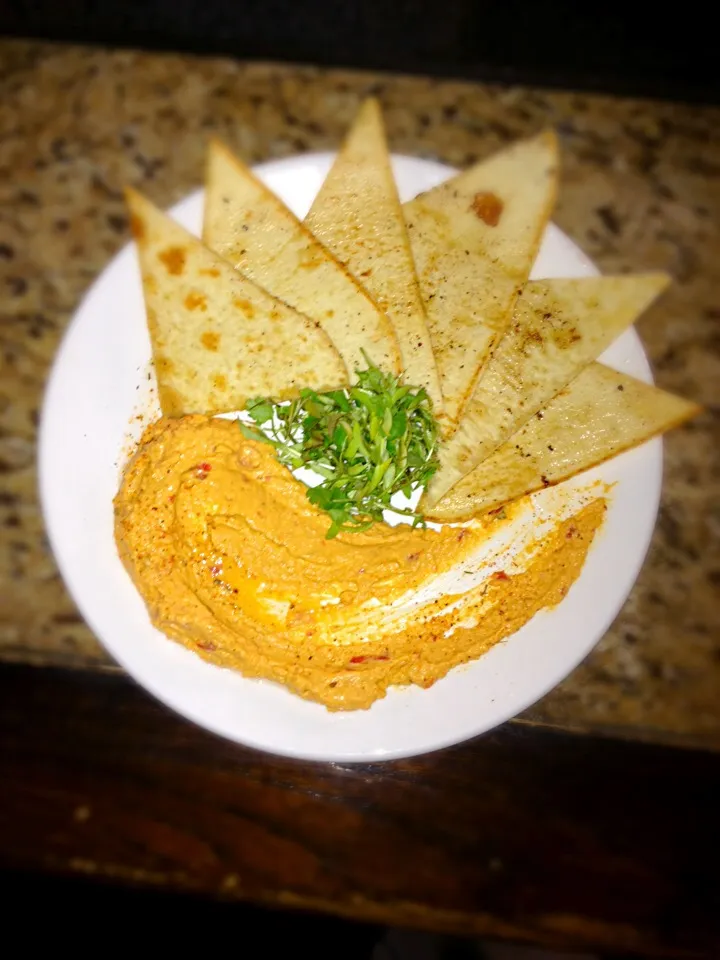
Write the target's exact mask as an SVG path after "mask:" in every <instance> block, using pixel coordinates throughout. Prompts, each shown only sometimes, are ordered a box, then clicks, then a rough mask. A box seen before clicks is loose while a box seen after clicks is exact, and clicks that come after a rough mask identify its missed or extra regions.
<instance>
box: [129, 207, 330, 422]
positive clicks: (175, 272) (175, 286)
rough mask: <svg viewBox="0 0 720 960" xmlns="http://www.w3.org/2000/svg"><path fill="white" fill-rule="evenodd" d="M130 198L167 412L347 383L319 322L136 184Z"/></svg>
mask: <svg viewBox="0 0 720 960" xmlns="http://www.w3.org/2000/svg"><path fill="white" fill-rule="evenodd" d="M127 202H128V206H129V208H130V213H131V218H132V226H133V233H134V234H135V242H136V245H137V250H138V254H139V258H140V268H141V272H142V280H143V292H144V296H145V305H146V309H147V321H148V328H149V331H150V339H151V342H152V351H153V359H154V362H155V371H156V374H157V381H158V394H159V397H160V405H161V407H162V411H163V413H164V414H166V415H168V416H181V415H183V414H186V413H206V414H210V413H221V412H225V411H231V410H239V409H242V407H244V406H245V403H246V402H247V400H248V399H250V398H251V397H256V396H268V397H273V398H275V399H285V398H289V397H291V396H295V395H297V393H298V392H299V390H300V389H301V388H302V387H312V388H314V389H315V390H326V389H330V388H333V387H337V386H339V385H342V384H345V383H347V370H346V369H345V365H344V363H343V362H342V360H341V358H340V355H339V354H338V352H337V350H336V349H335V347H334V346H333V344H332V343H331V341H330V338H329V337H328V336H327V334H326V333H325V332H324V331H323V330H321V329H320V328H319V327H318V325H317V324H316V323H314V322H313V321H312V320H310V319H308V317H305V316H303V315H302V314H300V313H298V312H297V311H295V310H293V309H292V308H290V307H288V306H287V304H285V303H283V302H282V301H280V300H277V299H276V298H275V297H272V296H271V295H270V294H269V293H267V292H266V291H265V290H263V289H262V288H261V287H259V286H257V284H255V283H253V282H252V280H248V279H247V277H244V276H243V275H242V274H240V273H238V272H237V271H236V270H234V269H233V268H232V267H231V266H230V264H229V263H227V262H226V261H225V260H223V259H222V258H221V257H219V256H218V255H217V254H215V253H213V251H212V250H209V249H208V248H207V247H206V246H204V244H202V243H201V242H200V241H199V240H198V239H197V238H196V237H193V236H192V235H191V234H189V233H188V232H187V231H186V230H184V229H183V228H182V227H181V226H180V225H179V224H177V223H176V222H175V221H174V220H172V219H171V218H170V217H168V216H166V215H165V214H164V213H162V212H161V211H160V210H158V209H157V208H156V207H155V206H153V204H152V203H150V201H149V200H147V199H146V198H145V197H143V196H141V194H139V193H137V192H136V191H135V190H128V191H127ZM280 357H281V358H282V361H281V362H279V360H278V358H280Z"/></svg>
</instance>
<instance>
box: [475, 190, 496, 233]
mask: <svg viewBox="0 0 720 960" xmlns="http://www.w3.org/2000/svg"><path fill="white" fill-rule="evenodd" d="M472 210H473V213H475V214H476V216H478V217H479V218H480V219H481V220H482V222H483V223H486V224H487V225H488V226H489V227H496V226H497V225H498V223H499V222H500V215H501V214H502V212H503V202H502V200H500V198H499V197H496V196H495V194H494V193H476V194H475V199H474V200H473V202H472Z"/></svg>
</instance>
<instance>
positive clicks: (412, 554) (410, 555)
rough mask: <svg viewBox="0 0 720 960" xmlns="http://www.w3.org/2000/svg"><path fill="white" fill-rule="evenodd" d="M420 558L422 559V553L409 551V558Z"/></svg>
mask: <svg viewBox="0 0 720 960" xmlns="http://www.w3.org/2000/svg"><path fill="white" fill-rule="evenodd" d="M419 559H420V554H419V553H409V554H408V560H419Z"/></svg>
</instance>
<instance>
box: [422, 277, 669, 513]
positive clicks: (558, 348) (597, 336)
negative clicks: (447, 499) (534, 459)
mask: <svg viewBox="0 0 720 960" xmlns="http://www.w3.org/2000/svg"><path fill="white" fill-rule="evenodd" d="M668 283H669V278H668V277H667V276H665V275H664V274H646V275H641V276H621V277H583V278H581V279H574V280H540V281H531V282H530V283H528V284H526V285H525V287H524V288H523V292H522V294H521V295H520V297H519V298H518V300H517V302H516V304H515V310H514V313H513V319H512V322H511V324H510V327H509V329H508V331H507V333H506V334H505V336H504V337H503V338H502V340H501V341H500V343H499V344H498V346H497V347H496V348H495V350H494V351H493V354H492V356H491V357H490V359H489V360H488V362H487V364H486V366H485V369H484V370H483V372H482V373H481V375H480V379H479V380H478V383H477V386H476V387H475V390H474V392H473V394H472V397H471V398H470V400H469V402H468V404H467V406H466V408H465V412H464V414H463V416H462V419H461V421H460V424H459V426H458V428H457V430H456V432H455V433H454V434H453V436H452V437H450V438H449V439H448V440H447V441H445V442H444V443H443V444H441V447H440V450H439V459H440V466H439V468H438V471H437V473H436V474H435V475H434V476H433V478H432V480H431V481H430V485H429V487H428V489H427V491H426V493H425V495H424V500H423V505H422V507H421V509H427V508H429V507H431V506H432V505H433V504H435V503H437V502H438V500H439V499H440V498H441V497H442V496H443V495H444V494H446V493H447V491H448V490H450V489H451V487H452V486H453V485H454V484H456V483H457V482H458V481H459V480H461V479H462V477H463V476H465V474H467V473H469V472H470V471H471V470H472V469H473V468H474V467H476V466H477V465H478V464H479V463H482V461H483V460H484V459H485V458H486V457H488V456H490V454H491V453H492V452H493V450H495V449H496V448H497V447H499V446H500V444H501V443H502V442H503V441H504V440H507V438H508V437H510V436H512V434H513V433H515V432H516V431H517V430H519V429H520V427H521V426H522V425H523V424H524V423H525V422H526V421H527V420H529V419H530V417H532V416H533V414H535V413H536V412H537V411H538V410H540V408H541V407H543V406H544V405H545V404H546V403H548V402H549V401H550V400H551V399H552V398H553V397H554V396H555V394H556V393H559V392H560V390H562V389H563V388H564V387H566V386H567V384H568V383H570V381H571V380H572V379H573V378H574V377H576V376H577V375H578V374H579V373H580V371H581V370H582V369H583V367H586V366H587V365H588V364H589V363H591V362H592V361H593V360H595V359H597V357H599V356H600V354H601V353H602V352H603V350H605V348H606V347H608V346H609V345H610V344H611V343H612V341H613V340H614V339H615V338H616V337H617V336H619V334H621V333H622V332H623V330H625V328H626V327H629V326H630V324H631V323H633V322H634V321H635V320H636V319H637V317H638V316H639V315H640V314H641V313H642V312H643V310H645V309H646V308H647V307H648V306H649V304H650V303H651V302H652V301H653V300H654V299H655V297H657V296H658V295H659V294H660V293H661V292H662V291H663V290H664V289H665V288H666V287H667V285H668Z"/></svg>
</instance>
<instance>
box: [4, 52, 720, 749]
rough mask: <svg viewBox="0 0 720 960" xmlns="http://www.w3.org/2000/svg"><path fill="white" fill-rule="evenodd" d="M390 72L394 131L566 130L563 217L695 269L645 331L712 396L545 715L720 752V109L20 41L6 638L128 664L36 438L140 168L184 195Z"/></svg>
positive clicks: (320, 143) (693, 385) (424, 152)
mask: <svg viewBox="0 0 720 960" xmlns="http://www.w3.org/2000/svg"><path fill="white" fill-rule="evenodd" d="M370 91H372V92H374V93H375V94H377V95H378V96H379V97H380V99H381V101H382V103H383V105H384V107H385V111H386V119H387V124H388V128H389V135H390V139H391V144H392V148H393V149H394V150H396V151H399V152H403V153H409V154H416V155H419V156H425V157H436V158H439V159H442V160H444V161H446V162H449V163H451V164H455V165H458V166H462V165H466V164H468V163H470V162H471V161H473V160H475V159H477V158H478V157H481V156H483V155H485V154H488V153H490V152H491V151H492V150H494V149H496V148H497V147H499V146H502V145H503V144H505V143H507V142H508V141H510V140H512V139H513V138H516V137H519V136H523V135H527V134H529V133H532V132H534V131H536V130H539V129H540V128H542V127H544V126H545V125H548V124H552V125H554V126H555V127H556V129H557V130H558V132H559V134H560V136H561V141H562V148H563V161H564V170H563V180H562V188H561V193H560V201H559V206H558V209H557V212H556V215H555V219H556V221H557V222H558V223H559V225H560V226H561V227H562V228H563V229H564V230H566V231H567V232H568V233H569V234H570V235H571V236H572V237H573V238H574V239H575V240H576V241H578V242H579V243H580V245H581V246H582V247H584V249H585V250H586V251H587V252H588V253H589V254H590V255H591V256H592V257H593V258H594V259H595V260H596V261H597V262H598V264H599V265H600V266H601V267H602V269H603V270H605V271H635V270H646V269H661V270H667V271H669V272H670V273H671V274H672V275H673V277H674V278H675V284H674V286H673V288H672V290H671V291H670V293H669V294H667V295H666V296H665V297H664V298H663V300H662V302H661V303H660V304H658V305H657V306H655V307H654V308H653V309H652V310H651V311H650V312H649V313H648V314H647V315H646V316H645V317H644V318H643V319H642V321H641V324H640V332H641V335H642V337H643V340H644V342H645V344H646V346H647V349H648V351H649V354H650V357H651V359H652V362H653V365H654V368H655V372H656V376H657V380H658V382H659V383H660V385H661V386H664V387H667V388H669V389H671V390H675V391H678V392H680V393H683V394H685V395H687V396H688V397H692V398H694V399H696V400H698V401H700V402H701V403H702V404H704V405H706V407H708V410H709V412H708V413H706V414H705V415H703V416H702V417H701V418H700V419H698V420H697V421H695V422H694V423H692V424H690V425H689V426H687V427H685V428H683V429H681V430H678V431H676V432H675V433H673V434H672V435H670V437H669V438H668V440H667V443H666V478H665V488H664V494H663V503H662V510H661V514H660V519H659V523H658V526H657V529H656V532H655V537H654V540H653V544H652V547H651V550H650V554H649V556H648V559H647V562H646V564H645V567H644V569H643V571H642V573H641V575H640V578H639V580H638V582H637V584H636V586H635V588H634V590H633V593H632V596H631V597H630V599H629V601H628V603H627V604H626V606H625V609H624V610H623V611H622V613H621V615H620V616H619V618H618V619H617V621H616V622H615V624H614V625H613V626H612V628H611V629H610V631H609V632H608V634H607V635H606V637H605V638H604V639H603V640H602V642H601V643H600V645H599V646H598V647H597V649H596V650H595V651H594V652H593V653H592V655H591V656H590V657H588V659H587V660H586V661H585V663H584V664H583V665H582V666H581V667H579V668H578V669H577V670H576V671H575V672H574V673H573V674H572V675H571V676H570V677H569V678H568V679H567V680H566V681H565V682H564V683H562V684H561V685H560V686H559V687H558V688H557V689H556V690H554V691H553V692H552V693H551V694H549V695H548V696H547V697H545V699H544V700H543V701H541V702H540V703H539V704H537V705H536V706H535V707H534V708H532V710H530V711H529V712H528V714H527V715H526V716H527V719H529V720H531V721H542V722H550V723H556V724H560V725H563V726H572V727H579V728H597V727H603V728H606V729H608V730H617V731H619V732H621V733H623V734H629V735H631V736H637V737H650V738H654V739H663V740H676V739H678V738H680V739H681V740H688V739H692V740H702V741H703V742H705V743H707V744H708V745H711V746H713V747H720V616H719V614H718V608H719V600H720V499H719V496H718V495H719V494H720V452H719V451H720V433H719V431H718V419H717V414H718V385H719V384H720V270H719V269H718V265H719V264H720V232H719V224H720V136H719V135H718V133H719V131H720V110H718V109H713V108H708V107H687V106H684V105H679V104H672V103H662V102H655V103H653V102H644V101H643V102H640V101H633V100H617V99H614V98H606V97H599V96H585V95H583V96H577V95H573V94H570V93H568V94H565V93H558V92H552V93H547V92H543V91H540V90H528V89H516V88H510V89H508V88H501V87H491V86H485V85H479V84H474V83H473V84H469V83H459V82H439V81H436V80H426V79H420V78H406V77H388V76H380V75H371V74H360V73H350V72H342V71H324V70H316V69H313V68H296V67H292V66H273V65H257V64H256V65H246V64H238V63H233V62H230V61H227V60H220V59H211V60H198V59H194V58H191V57H186V56H182V57H180V56H161V55H156V54H153V55H147V54H138V53H132V52H107V51H100V50H92V49H78V48H73V47H52V46H49V45H43V44H37V43H24V42H15V41H13V42H8V41H5V42H0V289H1V290H2V301H1V303H2V316H1V326H0V336H1V338H2V361H1V363H2V368H1V369H2V376H1V377H0V600H1V602H0V657H4V658H5V659H20V660H28V661H35V662H41V663H43V662H53V663H66V664H83V665H98V666H102V665H109V660H108V658H107V656H106V655H105V654H104V652H103V651H102V649H101V648H100V647H99V645H98V644H97V642H96V641H95V639H94V638H93V636H92V635H91V633H90V631H89V630H88V629H87V628H86V627H85V626H84V625H83V624H82V623H81V622H80V620H79V618H78V616H77V614H76V611H75V608H74V607H73V604H72V602H71V601H70V599H69V598H68V596H67V594H66V592H65V590H64V588H63V586H62V583H61V581H60V579H59V577H58V573H57V570H56V567H55V564H54V562H53V559H52V557H51V555H50V553H49V551H48V548H47V544H46V542H45V539H44V535H43V524H42V519H41V516H40V512H39V507H38V502H37V496H36V474H35V441H36V434H37V426H38V409H39V407H40V403H41V397H42V391H43V386H44V383H45V380H46V377H47V374H48V370H49V367H50V363H51V361H52V358H53V354H54V352H55V350H56V348H57V345H58V342H59V339H60V337H61V336H62V333H63V330H64V329H65V327H66V325H67V323H68V321H69V320H70V318H71V316H72V313H73V311H74V309H75V307H76V306H77V304H78V301H79V299H80V297H81V296H82V294H83V292H84V291H85V289H86V288H87V286H88V285H89V284H90V283H91V281H92V280H93V279H94V278H95V277H96V276H97V275H98V273H99V272H100V271H101V270H102V269H103V267H104V266H105V265H106V264H107V262H108V260H109V258H110V257H111V256H112V255H113V253H115V251H116V250H118V249H119V247H121V246H122V245H123V244H124V243H125V242H126V241H127V235H128V234H127V220H126V215H125V209H124V205H123V199H122V193H121V189H122V186H123V185H124V184H135V185H138V186H140V187H141V188H142V189H143V190H145V191H147V193H148V194H149V195H150V196H151V197H153V198H154V199H155V200H156V201H157V202H158V203H160V204H162V205H168V204H170V203H171V202H173V201H175V200H177V199H179V198H180V197H182V196H183V195H184V194H185V193H187V192H188V191H189V190H191V189H192V188H194V187H195V186H197V185H198V183H199V181H200V179H201V176H202V165H203V151H204V146H205V143H206V141H207V138H208V136H209V135H211V134H220V135H221V136H222V137H223V138H225V139H226V140H227V141H228V143H229V144H230V145H231V146H233V147H235V148H237V150H238V151H239V152H240V153H242V154H243V155H244V156H245V157H246V158H247V159H249V160H251V161H258V160H262V159H266V158H270V157H278V156H284V155H288V154H292V153H297V152H300V151H306V150H317V149H326V148H334V147H336V146H337V144H338V142H339V139H340V137H341V135H342V133H343V131H344V130H345V128H346V126H347V124H348V122H349V121H350V119H351V117H352V115H353V113H354V111H355V109H356V107H357V105H358V103H359V101H360V99H361V98H362V97H363V96H364V95H366V94H367V93H368V92H370ZM82 467H83V465H82V464H78V469H82Z"/></svg>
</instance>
